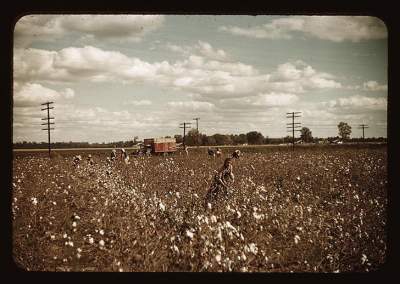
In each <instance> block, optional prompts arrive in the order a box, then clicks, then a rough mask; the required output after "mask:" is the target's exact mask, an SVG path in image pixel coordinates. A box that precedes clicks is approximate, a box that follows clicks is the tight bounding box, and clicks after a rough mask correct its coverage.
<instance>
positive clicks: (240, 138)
mask: <svg viewBox="0 0 400 284" xmlns="http://www.w3.org/2000/svg"><path fill="white" fill-rule="evenodd" d="M231 140H232V143H233V144H246V143H247V136H246V134H239V135H237V134H235V135H231Z"/></svg>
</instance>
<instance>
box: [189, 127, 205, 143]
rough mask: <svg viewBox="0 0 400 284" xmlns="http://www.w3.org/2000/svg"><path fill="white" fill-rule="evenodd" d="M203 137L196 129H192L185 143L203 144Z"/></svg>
mask: <svg viewBox="0 0 400 284" xmlns="http://www.w3.org/2000/svg"><path fill="white" fill-rule="evenodd" d="M201 142H202V141H201V137H200V134H199V133H198V132H197V130H196V129H191V130H190V131H189V132H188V133H187V135H186V140H185V144H186V145H189V146H196V145H200V144H201Z"/></svg>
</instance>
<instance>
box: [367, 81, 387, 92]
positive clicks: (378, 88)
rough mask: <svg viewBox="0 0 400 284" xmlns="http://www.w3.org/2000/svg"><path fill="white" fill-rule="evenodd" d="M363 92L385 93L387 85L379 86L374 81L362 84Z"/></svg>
mask: <svg viewBox="0 0 400 284" xmlns="http://www.w3.org/2000/svg"><path fill="white" fill-rule="evenodd" d="M363 90H364V91H387V85H386V84H385V85H380V84H379V83H378V82H376V81H368V82H364V84H363Z"/></svg>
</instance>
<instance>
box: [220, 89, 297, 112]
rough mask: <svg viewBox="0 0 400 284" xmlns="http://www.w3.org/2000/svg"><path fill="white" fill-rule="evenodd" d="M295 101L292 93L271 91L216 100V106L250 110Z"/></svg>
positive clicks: (278, 105)
mask: <svg viewBox="0 0 400 284" xmlns="http://www.w3.org/2000/svg"><path fill="white" fill-rule="evenodd" d="M297 101H298V97H297V96H296V95H294V94H286V93H274V92H272V93H268V94H258V95H256V96H248V97H242V98H233V99H222V100H220V101H219V102H218V106H219V107H221V108H227V107H228V108H230V109H247V110H252V109H257V108H262V109H265V108H273V107H282V106H288V105H291V104H293V103H295V102H297Z"/></svg>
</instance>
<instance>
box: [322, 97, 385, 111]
mask: <svg viewBox="0 0 400 284" xmlns="http://www.w3.org/2000/svg"><path fill="white" fill-rule="evenodd" d="M323 105H324V106H327V107H329V108H344V109H369V110H385V111H386V110H387V99H386V98H381V97H377V98H375V97H365V96H360V95H355V96H350V97H344V98H338V99H335V100H330V101H329V102H325V103H323Z"/></svg>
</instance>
